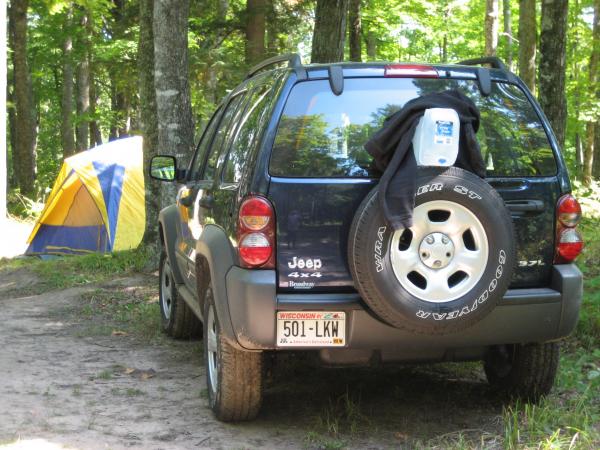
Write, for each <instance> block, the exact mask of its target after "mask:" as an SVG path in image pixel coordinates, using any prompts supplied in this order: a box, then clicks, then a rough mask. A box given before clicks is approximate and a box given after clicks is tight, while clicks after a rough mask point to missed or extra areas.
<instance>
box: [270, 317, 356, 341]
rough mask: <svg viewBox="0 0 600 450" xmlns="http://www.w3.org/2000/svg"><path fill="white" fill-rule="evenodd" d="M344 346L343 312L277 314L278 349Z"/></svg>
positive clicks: (344, 323)
mask: <svg viewBox="0 0 600 450" xmlns="http://www.w3.org/2000/svg"><path fill="white" fill-rule="evenodd" d="M345 344H346V313H345V312H331V311H278V312H277V346H278V347H343V346H344V345H345Z"/></svg>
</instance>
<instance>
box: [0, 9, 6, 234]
mask: <svg viewBox="0 0 600 450" xmlns="http://www.w3.org/2000/svg"><path fill="white" fill-rule="evenodd" d="M6 12H7V11H6V2H2V6H1V9H0V54H1V55H2V61H0V79H2V80H6V83H5V85H4V86H0V89H1V91H0V117H1V118H2V120H1V121H0V228H3V227H2V225H3V223H4V221H5V219H6V209H7V206H8V205H7V204H8V201H7V191H8V152H7V148H6V131H7V130H6V116H7V112H8V111H7V105H6V99H7V97H8V96H7V94H8V92H7V89H8V61H7V60H6V55H7V54H8V52H7V48H6V44H7V39H6V31H7V26H6V25H7V20H6Z"/></svg>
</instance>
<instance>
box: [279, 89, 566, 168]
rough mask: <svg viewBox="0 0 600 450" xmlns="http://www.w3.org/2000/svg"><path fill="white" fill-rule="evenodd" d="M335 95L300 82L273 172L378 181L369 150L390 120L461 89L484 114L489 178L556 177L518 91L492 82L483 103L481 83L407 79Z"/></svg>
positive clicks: (283, 123)
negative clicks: (424, 99)
mask: <svg viewBox="0 0 600 450" xmlns="http://www.w3.org/2000/svg"><path fill="white" fill-rule="evenodd" d="M344 84H345V86H344V92H343V94H342V95H340V96H335V95H334V94H333V93H332V92H331V88H330V87H329V82H328V80H313V81H306V82H301V83H298V84H297V85H296V86H294V88H293V89H292V92H291V93H290V96H289V97H288V100H287V102H286V106H285V108H284V111H283V114H282V116H281V119H280V122H279V126H278V130H277V135H276V138H275V143H274V147H273V152H272V154H271V162H270V168H269V171H270V173H271V174H272V175H275V176H290V177H359V178H360V177H371V176H373V175H374V172H373V171H372V169H371V159H372V158H371V157H370V155H369V154H368V153H367V152H366V150H365V149H364V144H365V142H367V140H368V139H369V138H370V137H371V136H372V135H373V133H374V132H376V131H377V130H378V129H379V128H380V127H381V126H382V125H383V122H384V120H385V118H386V117H388V116H389V115H391V114H393V113H394V112H396V111H398V110H400V109H401V108H402V107H403V106H404V104H406V102H408V101H409V100H411V99H413V98H415V97H419V96H421V95H425V94H429V93H434V92H441V91H444V90H447V89H458V90H460V91H462V92H463V93H464V94H466V95H467V96H468V97H469V98H471V99H472V100H473V101H474V102H475V104H476V105H477V107H478V108H479V110H480V112H481V125H480V128H479V131H478V133H477V139H478V140H479V144H480V146H481V151H482V155H483V158H484V160H485V162H486V165H487V175H488V176H490V177H494V176H549V175H554V174H556V171H557V167H556V162H555V159H554V154H553V152H552V149H551V147H550V143H549V142H548V138H547V136H546V133H545V131H544V128H543V126H542V123H541V121H540V119H539V117H538V115H537V113H536V112H535V110H534V109H533V106H532V105H531V104H530V103H529V101H528V100H527V98H526V97H525V94H524V93H523V92H522V91H521V90H520V89H519V88H518V87H517V86H514V85H510V84H505V83H493V88H492V93H491V95H490V96H489V97H482V96H481V93H480V92H479V89H478V87H477V85H476V83H475V81H471V80H444V79H407V78H354V79H346V80H345V83H344Z"/></svg>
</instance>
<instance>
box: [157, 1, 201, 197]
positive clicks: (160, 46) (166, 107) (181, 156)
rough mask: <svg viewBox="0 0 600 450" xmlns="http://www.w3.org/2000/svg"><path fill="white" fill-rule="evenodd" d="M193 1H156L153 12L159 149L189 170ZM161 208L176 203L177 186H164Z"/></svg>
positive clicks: (192, 137)
mask: <svg viewBox="0 0 600 450" xmlns="http://www.w3.org/2000/svg"><path fill="white" fill-rule="evenodd" d="M189 7H190V3H189V0H155V1H154V12H153V17H154V20H153V33H154V85H155V88H156V113H157V119H158V148H159V149H160V152H161V153H166V154H171V155H174V156H175V157H176V158H177V160H178V164H179V165H180V167H186V166H187V163H188V161H189V159H190V156H191V154H192V151H193V148H194V129H193V123H192V107H191V99H190V85H189V79H188V76H189V74H188V35H187V31H188V16H189ZM161 186H162V187H161V203H160V206H161V207H165V206H167V205H169V204H171V203H173V201H174V198H175V186H174V185H173V184H169V183H163V184H162V185H161Z"/></svg>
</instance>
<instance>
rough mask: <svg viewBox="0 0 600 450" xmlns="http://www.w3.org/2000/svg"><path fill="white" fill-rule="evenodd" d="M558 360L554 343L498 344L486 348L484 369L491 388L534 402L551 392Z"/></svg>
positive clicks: (556, 345)
mask: <svg viewBox="0 0 600 450" xmlns="http://www.w3.org/2000/svg"><path fill="white" fill-rule="evenodd" d="M559 357H560V348H559V344H558V343H557V342H547V343H542V344H524V345H521V344H513V345H499V346H494V347H492V348H490V351H489V352H488V355H487V357H486V359H485V362H484V370H485V374H486V377H487V379H488V381H489V383H490V385H491V386H492V387H494V388H496V389H498V390H500V391H502V392H503V393H505V394H507V395H509V396H514V397H521V398H524V399H526V400H530V401H537V400H538V399H539V398H540V397H543V396H545V395H547V394H548V393H549V392H550V390H551V389H552V386H553V385H554V380H555V378H556V372H557V369H558V360H559Z"/></svg>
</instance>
